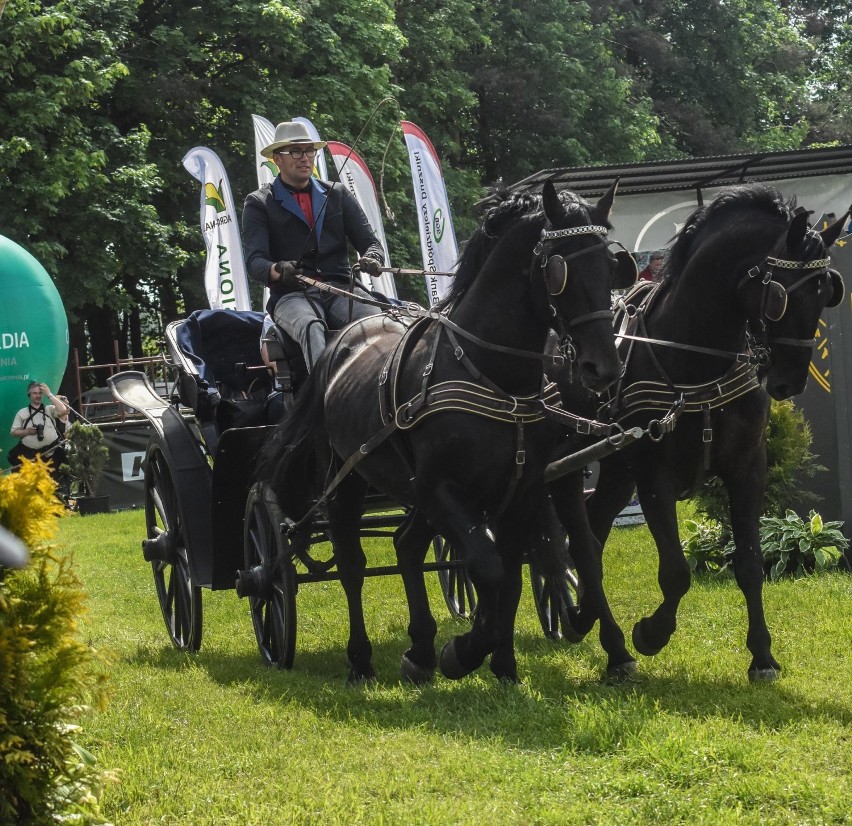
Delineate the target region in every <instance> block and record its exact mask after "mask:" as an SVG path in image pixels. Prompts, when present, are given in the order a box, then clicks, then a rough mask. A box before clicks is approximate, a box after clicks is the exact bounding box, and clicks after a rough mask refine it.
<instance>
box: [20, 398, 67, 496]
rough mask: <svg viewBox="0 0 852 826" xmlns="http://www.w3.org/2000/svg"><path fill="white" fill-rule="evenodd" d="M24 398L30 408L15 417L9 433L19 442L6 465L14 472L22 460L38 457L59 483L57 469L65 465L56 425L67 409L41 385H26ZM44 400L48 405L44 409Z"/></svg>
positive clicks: (60, 439)
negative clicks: (27, 399)
mask: <svg viewBox="0 0 852 826" xmlns="http://www.w3.org/2000/svg"><path fill="white" fill-rule="evenodd" d="M27 396H28V397H29V404H28V405H27V406H26V407H24V408H22V409H21V410H19V411H18V412H17V413H16V414H15V420H14V421H13V422H12V429H11V431H10V433H11V435H12V436H13V437H14V438H16V439H20V440H21V441H20V442H18V444H17V445H15V447H13V448H12V449H11V450H10V451H9V457H8V458H9V464H10V465H11V466H12V470H13V471H14V470H17V469H18V468H19V467H20V464H21V460H22V459H35V457H36V456H41V457H42V459H44V461H45V462H47V463H48V464H50V466H51V475H52V476H53V478H54V479H55V480H56V481H57V482H59V480H60V472H59V467H60V465H61V464H62V463H63V462H64V461H65V451H64V449H63V447H62V437H61V436H60V433H59V428H57V425H56V422H57V419H61V418H63V417H64V416H66V415H67V413H68V407H67V405H66V404H65V403H64V402H63V401H62V400H61V399H59V398H57V397H56V396H54V395H53V393H51V392H50V388H49V387H48V386H47V385H46V384H42V383H41V382H37V381H31V382H30V383H29V384H28V385H27ZM45 398H47V400H48V401H49V402H51V404H47V405H45V404H44V399H45Z"/></svg>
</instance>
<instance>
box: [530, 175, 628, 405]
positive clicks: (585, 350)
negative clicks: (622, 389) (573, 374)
mask: <svg viewBox="0 0 852 826" xmlns="http://www.w3.org/2000/svg"><path fill="white" fill-rule="evenodd" d="M617 188H618V181H616V182H615V183H614V184H613V185H612V187H610V189H609V190H608V191H607V192H606V193H605V194H604V195H603V196H602V197H601V199H600V200H599V201H598V202H597V203H596V204H595V205H594V206H590V205H589V204H587V203H586V202H585V201H583V200H582V199H581V198H579V197H578V196H576V195H574V194H573V193H569V192H563V193H562V197H560V196H559V195H557V193H556V189H555V188H554V186H553V184H551V183H550V182H549V181H548V182H547V183H545V185H544V189H543V191H542V201H543V206H544V214H545V217H546V219H547V224H546V225H545V227H544V229H543V230H542V232H541V238H540V240H539V242H538V244H537V246H536V248H535V251H534V256H535V260H534V262H533V266H532V270H531V274H530V277H531V278H532V280H533V285H532V289H533V290H534V291H538V294H539V295H540V296H542V299H543V300H544V301H546V302H547V304H548V305H549V308H550V313H551V316H552V318H553V320H554V322H555V323H553V325H552V326H553V327H554V329H556V330H557V332H558V333H560V335H561V336H562V339H561V349H562V352H563V353H564V354H565V355H566V356H567V357H568V358H570V359H572V360H574V361H576V367H577V368H578V370H579V375H580V379H581V381H582V382H583V385H584V386H585V387H587V388H588V389H590V390H594V391H596V392H600V391H603V390H605V389H606V388H607V387H609V385H610V384H612V383H613V382H614V381H616V380H617V379H618V378H619V376H620V375H621V373H622V369H623V368H622V364H621V361H620V359H619V357H618V353H617V352H616V349H615V340H614V336H613V329H612V310H611V305H612V290H615V289H625V288H626V287H628V286H630V285H631V284H633V282H635V280H636V276H637V269H636V263H635V261H634V260H633V257H632V256H631V255H630V253H629V252H627V250H625V249H624V248H623V247H620V245H619V246H617V247H616V248H615V249H613V246H614V244H615V242H607V240H606V237H607V233H608V232H609V230H610V229H611V227H612V225H611V224H610V213H611V211H612V203H613V199H614V198H615V193H616V189H617ZM537 280H539V281H540V283H539V284H536V283H535V282H536V281H537Z"/></svg>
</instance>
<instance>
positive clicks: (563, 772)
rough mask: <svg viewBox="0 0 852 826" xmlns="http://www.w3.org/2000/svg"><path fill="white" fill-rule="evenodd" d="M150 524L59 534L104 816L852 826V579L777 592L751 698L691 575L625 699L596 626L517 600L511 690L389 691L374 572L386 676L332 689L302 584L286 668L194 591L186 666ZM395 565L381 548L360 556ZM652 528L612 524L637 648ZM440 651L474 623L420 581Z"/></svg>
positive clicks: (397, 592) (622, 596)
mask: <svg viewBox="0 0 852 826" xmlns="http://www.w3.org/2000/svg"><path fill="white" fill-rule="evenodd" d="M142 534H143V517H142V514H141V513H140V512H138V511H137V512H128V513H121V514H111V515H105V516H94V517H86V518H81V517H77V516H72V517H69V518H67V519H63V520H62V521H61V528H60V538H61V541H62V542H63V543H64V544H65V545H66V546H68V547H70V548H71V549H73V552H74V556H75V559H76V561H77V567H78V572H79V575H80V577H81V578H82V580H83V582H84V584H85V586H86V588H87V590H88V592H89V594H90V612H89V614H88V616H86V617H84V618H83V622H82V628H83V633H84V635H85V637H86V639H87V640H88V641H89V642H90V643H91V644H92V645H93V646H95V647H96V648H98V649H99V650H100V651H102V652H103V653H105V654H107V655H108V656H109V657H110V660H111V665H110V674H111V684H112V695H111V701H110V704H109V706H108V708H107V710H106V711H105V712H94V711H93V712H91V713H90V714H88V715H87V717H86V718H85V720H84V731H83V735H82V736H83V741H84V744H85V745H86V746H87V747H89V748H91V749H92V751H94V752H95V754H96V755H97V757H98V760H99V761H100V763H101V765H103V766H104V767H106V768H110V769H114V770H116V771H117V773H118V774H119V777H120V782H119V783H117V784H115V785H114V786H111V787H109V788H108V790H107V792H106V796H105V809H106V812H107V814H108V815H109V816H110V817H111V818H112V820H113V821H114V822H115V823H116V824H120V825H121V826H125V824H155V823H156V824H191V825H194V824H211V826H212V824H216V825H217V826H221V824H258V826H259V825H260V824H264V826H265V824H290V823H317V824H320V823H321V824H353V823H369V824H485V823H500V824H503V823H512V824H538V823H542V824H569V823H577V824H586V823H601V824H621V823H624V824H645V823H647V824H651V823H654V824H657V823H661V824H667V823H718V824H727V823H754V824H758V823H759V824H767V823H770V824H774V823H789V824H798V823H808V824H811V823H813V824H817V823H838V824H839V823H849V822H850V818H852V654H850V645H852V576H850V575H849V574H845V573H834V574H829V575H823V576H820V577H818V578H812V579H806V580H799V581H788V582H782V583H773V584H768V585H767V586H766V588H765V591H764V593H765V602H766V612H767V618H768V622H769V626H770V629H771V631H772V634H773V637H774V653H775V655H776V658H777V659H778V660H779V661H780V662H781V664H782V666H783V667H784V675H783V677H782V679H781V680H779V681H778V682H777V683H774V684H768V685H750V684H749V683H748V680H747V674H746V669H747V667H748V664H749V659H750V657H749V655H748V651H747V650H746V647H745V631H746V625H745V608H744V603H743V600H742V597H741V595H740V592H739V590H738V589H737V588H736V585H735V584H734V583H733V582H732V581H729V580H726V581H721V582H719V581H715V582H711V581H700V582H697V583H695V584H694V585H693V588H692V590H691V591H690V593H689V594H688V595H687V597H686V599H685V600H684V603H683V605H682V608H681V614H680V625H679V629H678V632H677V634H676V635H675V637H674V638H673V640H672V643H671V644H670V645H669V646H668V648H666V649H665V650H664V651H663V652H662V653H661V654H660V655H659V656H658V657H656V658H653V659H646V658H640V663H639V665H640V677H639V678H638V679H637V680H636V681H635V682H632V683H630V684H626V685H621V686H610V685H606V684H604V683H602V682H601V680H600V675H601V672H602V670H603V668H604V664H605V658H604V655H603V652H602V651H601V649H600V645H599V643H598V641H597V637H596V632H594V633H593V634H592V635H590V636H589V638H588V639H587V640H586V641H584V642H583V643H581V644H580V645H577V646H571V645H568V644H566V643H552V642H550V641H548V640H546V639H545V638H544V637H543V635H542V633H541V630H540V628H539V626H538V620H537V618H536V615H535V610H534V607H533V604H532V597H531V595H530V591H529V588H526V590H525V593H524V598H523V601H522V604H521V610H520V612H519V617H518V627H517V635H516V643H517V649H518V664H519V670H520V673H521V676H522V679H523V682H522V684H521V685H518V686H509V687H507V686H503V685H500V684H498V683H497V681H496V680H495V679H494V678H493V676H492V675H491V673H490V671H488V669H487V667H483V668H482V669H481V670H480V672H478V673H477V674H475V675H473V676H471V677H468V678H467V679H465V680H462V681H460V682H451V681H449V680H446V679H444V678H443V677H440V676H437V677H436V679H435V682H434V684H433V685H431V686H428V687H425V688H420V689H418V688H414V687H410V686H407V685H403V684H401V683H400V680H399V677H398V665H399V658H400V655H401V654H402V652H403V650H404V649H405V648H406V647H407V644H408V637H407V635H406V625H407V612H406V607H405V601H404V596H403V592H402V587H401V584H400V581H399V579H398V578H397V577H376V578H372V579H370V580H368V581H367V584H366V588H365V602H366V605H367V609H368V612H369V614H368V628H369V630H370V632H371V635H372V639H373V644H374V648H375V665H376V669H377V671H378V672H379V679H378V681H377V683H375V684H373V685H370V686H367V687H361V688H351V687H347V686H346V685H345V677H346V671H347V667H346V659H345V643H346V636H347V620H346V610H345V603H344V599H343V594H342V590H341V588H340V585H339V583H337V582H330V583H310V584H307V585H303V586H302V587H301V589H300V592H299V596H298V612H299V624H298V628H299V632H298V643H297V652H296V661H295V665H294V668H293V669H292V670H291V671H286V672H282V671H277V670H275V669H267V668H265V667H264V666H263V665H262V664H261V662H260V658H259V655H258V653H257V650H256V647H255V641H254V636H253V633H252V629H251V621H250V618H249V615H248V606H247V603H244V602H241V601H240V600H238V599H237V597H236V595H235V593H234V592H233V591H227V592H215V593H213V592H210V591H204V592H203V598H204V640H203V644H202V649H201V651H200V652H199V653H198V654H197V655H192V656H190V655H186V654H181V653H179V652H177V651H175V650H174V649H172V647H171V645H170V643H169V641H168V637H167V635H166V631H165V628H164V626H163V622H162V618H161V615H160V612H159V606H158V604H157V601H156V596H155V592H154V587H153V582H152V578H151V572H150V567H149V566H148V565H147V564H146V563H145V562H144V561H143V560H142V554H141V550H140V540H141V538H142ZM368 555H369V556H370V561H371V563H373V564H380V563H387V562H390V561H392V549H391V546H390V542H389V541H382V540H380V541H377V542H375V543H374V544H373V545H371V546H370V550H369V551H368ZM655 560H656V556H655V553H654V550H653V545H652V543H651V540H650V537H649V534H648V532H647V530H646V529H645V528H644V527H637V528H624V529H619V530H616V531H615V532H614V534H613V538H612V540H611V542H610V546H609V548H608V551H607V557H606V562H607V579H608V588H609V593H610V598H611V603H612V605H613V610H614V612H615V615H616V618H617V619H618V620H619V622H621V623H622V626H623V628H624V629H625V631H626V632H627V634H628V637H629V630H630V628H631V627H632V624H633V622H634V621H635V620H636V619H637V618H638V617H639V616H641V615H642V614H643V613H644V612H647V611H649V610H651V609H652V607H653V606H654V605H655V603H656V601H657V598H658V592H657V586H656V567H655V565H656V562H655ZM429 584H430V589H431V594H432V606H433V611H434V613H435V615H436V618H437V619H438V623H439V645H440V644H443V642H444V641H446V640H447V639H448V638H449V637H450V636H452V635H453V634H456V633H460V632H461V630H462V629H463V628H464V624H463V623H461V622H460V621H458V620H453V619H451V618H450V617H449V615H448V614H447V611H446V609H445V606H444V603H443V599H442V597H441V594H440V590H439V588H438V585H437V577H436V576H435V575H434V574H430V575H429Z"/></svg>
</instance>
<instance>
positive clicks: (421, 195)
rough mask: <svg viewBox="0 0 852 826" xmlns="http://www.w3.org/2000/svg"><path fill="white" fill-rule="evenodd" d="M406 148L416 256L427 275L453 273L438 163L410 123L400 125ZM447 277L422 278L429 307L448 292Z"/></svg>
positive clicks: (452, 242) (454, 249) (452, 240)
mask: <svg viewBox="0 0 852 826" xmlns="http://www.w3.org/2000/svg"><path fill="white" fill-rule="evenodd" d="M400 126H401V127H402V132H403V134H404V135H405V145H406V146H407V147H408V159H409V162H410V164H411V181H412V184H413V185H414V204H415V208H416V210H417V224H418V226H419V228H420V252H421V254H422V255H423V269H424V270H426V271H427V272H433V273H434V272H445V273H448V272H454V271H455V268H456V264H457V263H458V258H459V248H458V245H457V244H456V233H455V230H454V229H453V219H452V216H451V215H450V203H449V199H448V198H447V188H446V186H445V185H444V176H443V174H442V173H441V163H440V161H439V160H438V154H437V153H436V152H435V147H434V146H432V142H431V141H430V140H429V138H428V137H426V133H425V132H424V131H423V130H422V129H421V128H420V127H419V126H416V125H415V124H413V123H411V121H407V120H404V121H402V122H401V123H400ZM450 284H451V277H450V276H447V275H429V276H426V291H427V292H428V294H429V303H430V304H434V303H435V302H436V301H438V300H439V299H441V298H443V297H444V295H445V294H446V292H447V290H448V289H449V288H450Z"/></svg>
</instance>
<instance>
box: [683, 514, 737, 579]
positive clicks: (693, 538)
mask: <svg viewBox="0 0 852 826" xmlns="http://www.w3.org/2000/svg"><path fill="white" fill-rule="evenodd" d="M684 527H685V529H686V535H685V537H684V540H683V552H684V554H685V555H686V561H687V562H688V563H689V567H690V568H691V569H692V571H693V572H694V573H699V574H700V573H713V574H716V573H720V572H721V571H724V570H725V569H726V568H727V567H728V565H730V563H731V561H732V559H733V552H734V548H733V543H731V542H729V541H728V540H726V539H725V529H724V528H723V527H722V525H720V524H719V523H718V522H714V521H713V520H712V519H704V520H699V521H696V520H694V519H687V520H685V522H684Z"/></svg>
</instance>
